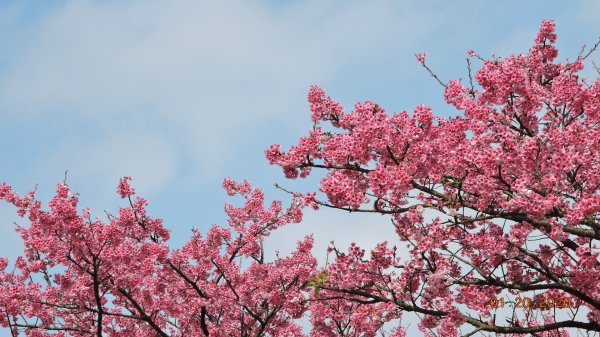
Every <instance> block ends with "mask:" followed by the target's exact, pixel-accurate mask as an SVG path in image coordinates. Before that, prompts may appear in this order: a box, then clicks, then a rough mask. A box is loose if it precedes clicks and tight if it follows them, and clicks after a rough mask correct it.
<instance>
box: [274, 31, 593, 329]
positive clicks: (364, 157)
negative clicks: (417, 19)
mask: <svg viewBox="0 0 600 337" xmlns="http://www.w3.org/2000/svg"><path fill="white" fill-rule="evenodd" d="M554 28H555V27H554V23H553V22H552V21H544V22H543V23H542V25H541V28H540V30H539V33H538V35H537V37H536V38H535V42H534V45H533V47H532V48H531V49H530V51H529V53H527V54H524V55H512V56H509V57H506V58H501V57H497V58H494V59H491V60H485V59H483V58H482V57H480V56H479V55H478V54H477V53H475V52H473V51H469V52H468V56H469V58H468V59H467V60H468V62H469V63H468V65H469V67H468V69H469V81H468V83H462V82H461V81H460V80H454V81H450V82H449V83H447V84H446V83H443V82H441V81H439V79H438V77H437V76H435V74H434V73H433V72H431V74H432V75H433V76H434V77H435V78H436V79H438V81H439V82H440V83H441V84H442V85H443V86H444V87H445V88H444V89H445V90H444V98H445V100H446V102H447V103H449V104H450V105H452V106H454V107H455V108H456V109H457V110H458V115H457V116H456V117H453V118H443V117H440V116H436V115H434V114H433V112H432V111H431V109H430V108H428V107H427V106H424V105H419V106H417V107H416V108H415V109H414V112H413V113H412V114H409V113H408V112H406V111H403V112H400V113H393V114H388V113H386V112H385V111H384V109H383V108H382V107H380V106H379V105H377V104H375V103H373V102H370V101H367V102H362V103H357V104H356V105H355V106H354V110H353V111H351V112H348V113H346V112H344V111H343V107H342V105H341V104H340V103H338V102H336V101H334V100H333V99H331V98H330V97H328V96H327V94H326V93H325V91H324V90H322V89H321V88H319V87H316V86H315V87H312V88H311V89H310V92H309V95H308V100H309V102H310V110H311V113H312V121H313V122H314V127H313V128H312V130H310V133H309V134H308V135H307V136H305V137H302V138H301V139H300V141H299V143H298V144H297V145H296V146H293V147H291V148H290V149H289V150H288V151H286V152H284V151H282V150H281V149H280V146H278V145H272V146H271V147H270V148H269V149H268V150H267V151H266V154H267V157H268V159H269V161H270V162H271V163H272V164H276V165H279V166H281V167H282V168H283V170H284V173H285V176H286V177H287V178H291V179H294V178H296V177H298V176H300V177H306V176H308V175H309V174H311V172H312V171H313V170H314V169H321V170H324V172H325V173H324V178H322V180H321V181H320V192H321V193H322V194H323V195H324V196H325V197H326V199H323V200H321V199H319V198H318V196H317V194H316V193H309V194H306V195H305V198H306V199H307V202H308V203H311V204H312V206H313V207H315V208H318V207H330V208H335V209H339V210H344V211H348V212H366V213H374V214H377V215H385V216H387V217H389V219H390V221H391V223H392V224H393V226H395V230H396V233H397V235H398V237H397V238H396V239H392V240H391V241H393V242H391V243H386V242H384V243H381V244H380V245H378V246H377V247H376V248H375V249H373V250H371V251H370V254H367V253H366V252H365V250H364V249H361V248H360V247H358V246H356V245H353V246H352V247H350V248H349V250H348V251H341V250H339V249H338V248H336V247H332V248H331V250H332V254H333V255H334V256H335V260H334V261H333V262H330V263H329V264H327V265H326V266H323V267H322V268H321V269H320V271H319V274H318V277H317V278H315V281H314V282H313V286H314V289H315V290H314V293H313V297H314V300H313V301H312V302H311V305H310V308H309V310H310V312H311V314H312V316H311V321H312V323H313V329H314V330H313V331H314V333H315V335H318V336H375V335H376V333H377V332H380V331H382V326H383V325H384V323H386V322H389V321H391V320H394V319H397V318H399V317H400V315H401V314H402V313H404V312H414V313H416V314H418V315H419V317H420V318H421V320H420V324H419V328H420V329H421V331H422V332H423V333H425V334H426V335H427V336H457V335H460V334H463V333H465V334H466V335H471V334H475V333H478V332H479V333H485V332H489V333H502V334H513V335H519V334H531V335H536V336H566V335H567V334H568V330H567V329H566V328H573V329H578V330H579V331H587V332H596V333H597V332H600V261H599V259H598V255H599V253H600V247H599V243H600V222H599V219H600V189H599V187H600V81H599V80H598V79H597V78H596V79H594V80H593V81H590V80H586V79H585V78H583V77H581V76H580V75H579V73H580V72H581V70H582V69H583V62H584V60H585V59H586V58H587V57H588V56H589V55H590V53H591V52H592V51H593V50H594V49H595V48H596V47H597V46H598V44H597V45H596V46H594V47H593V48H591V49H590V50H588V52H587V53H586V52H585V50H583V51H582V53H581V55H579V56H578V57H576V58H575V59H574V60H573V61H570V62H569V61H567V62H565V63H559V62H557V60H556V58H557V54H558V52H557V49H556V47H555V46H554V43H555V41H556V38H557V37H556V34H555V30H554ZM599 43H600V42H599ZM425 57H426V54H425V53H424V54H419V55H417V59H418V61H419V62H420V63H421V64H422V65H423V66H424V67H425V68H426V69H427V70H429V68H428V66H427V65H426V63H425ZM472 61H477V62H482V64H483V65H482V66H481V68H480V69H479V71H477V72H476V73H475V74H474V78H473V76H472V75H471V73H470V67H471V62H472ZM401 242H402V243H401ZM399 243H401V244H399ZM405 247H406V249H405ZM407 250H408V253H406V251H407ZM400 253H403V254H400ZM401 255H403V256H404V257H402V256H401ZM406 255H408V257H406ZM511 307H512V308H511ZM502 312H504V313H502ZM394 333H395V334H393V336H403V335H404V333H405V332H404V331H403V330H402V328H399V329H397V330H396V331H395V332H394Z"/></svg>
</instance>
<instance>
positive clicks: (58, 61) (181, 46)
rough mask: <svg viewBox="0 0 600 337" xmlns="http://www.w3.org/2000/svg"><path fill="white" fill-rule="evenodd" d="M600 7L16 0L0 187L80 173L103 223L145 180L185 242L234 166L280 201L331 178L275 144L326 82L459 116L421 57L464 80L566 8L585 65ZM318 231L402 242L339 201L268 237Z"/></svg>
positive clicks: (573, 45) (219, 207) (12, 249)
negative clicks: (477, 57)
mask: <svg viewBox="0 0 600 337" xmlns="http://www.w3.org/2000/svg"><path fill="white" fill-rule="evenodd" d="M599 12H600V4H599V3H598V2H597V1H593V0H590V1H568V2H567V1H548V0H546V1H527V2H524V1H516V0H512V1H511V0H508V1H502V2H499V1H429V0H420V1H369V2H367V1H316V0H314V1H275V0H273V1H241V0H239V1H210V2H209V1H186V0H183V1H176V2H174V1H155V0H144V1H116V0H114V1H110V0H109V1H91V0H88V1H85V0H82V1H66V0H65V1H54V2H39V1H16V0H15V1H7V0H4V1H2V2H0V45H1V46H2V53H0V142H2V159H3V160H2V165H1V166H0V181H6V182H7V183H9V184H11V185H13V186H14V187H15V188H16V189H17V190H18V191H20V192H23V193H24V192H26V191H29V190H31V189H32V188H33V187H34V186H35V185H36V184H37V186H38V187H37V189H38V191H39V193H38V196H39V198H40V199H42V200H47V199H48V198H49V197H50V196H51V195H52V193H53V192H54V188H55V184H56V183H58V182H61V181H62V180H63V177H64V172H65V170H66V169H68V170H69V173H68V183H69V184H70V185H71V187H72V189H73V190H75V191H77V192H79V193H80V194H81V205H82V206H90V207H91V208H92V209H93V210H94V211H95V214H97V215H98V216H102V214H103V210H108V211H111V210H112V211H115V210H116V207H118V206H119V205H123V203H122V201H121V200H120V199H119V198H118V196H117V195H116V194H115V187H116V184H117V182H118V179H119V177H121V176H125V175H131V176H133V177H134V184H135V187H136V188H137V191H138V192H139V194H141V195H142V196H144V197H146V198H147V199H148V200H149V201H150V203H151V205H150V211H151V214H152V215H154V216H156V217H160V218H163V219H164V220H165V223H166V226H167V227H169V228H171V229H172V233H173V245H174V246H175V247H178V246H180V245H181V244H183V243H184V242H185V240H186V238H187V237H188V235H189V233H190V229H191V228H192V227H198V228H200V229H202V230H205V229H206V228H208V226H210V225H211V224H212V223H221V224H223V223H225V217H224V215H223V202H225V201H228V200H227V197H226V194H225V193H224V192H223V190H222V189H221V187H220V186H221V182H222V180H223V178H225V177H232V178H235V179H242V178H247V179H248V180H250V181H251V182H252V183H253V184H255V185H256V186H259V187H262V188H263V189H264V190H265V193H266V194H267V196H268V197H269V198H284V199H285V198H286V196H285V195H282V194H281V193H279V192H278V191H276V190H275V189H274V188H273V187H272V184H273V183H275V182H279V183H280V184H282V185H284V186H287V187H289V188H291V189H298V190H315V189H316V188H317V183H316V182H317V180H316V179H310V180H308V181H293V182H292V181H285V180H284V178H283V175H282V174H281V170H280V169H279V168H277V167H271V166H269V165H268V163H267V161H266V160H265V159H264V155H263V150H264V149H265V148H266V147H268V146H269V145H270V144H271V143H281V144H283V145H284V147H287V146H289V145H291V144H293V143H294V142H295V141H296V140H297V139H298V138H299V137H300V136H301V135H303V134H305V133H306V132H307V130H308V129H309V127H310V126H311V122H310V117H309V112H308V107H307V103H306V99H305V98H306V93H307V90H308V88H309V86H310V85H312V84H318V85H321V86H323V87H324V88H325V89H326V90H327V91H328V93H329V94H330V95H331V96H332V97H334V98H336V99H338V100H340V101H342V102H343V103H344V105H345V106H346V107H347V108H350V107H352V105H353V104H354V103H355V102H356V101H362V100H367V99H368V100H372V101H374V102H376V103H378V104H379V105H381V106H383V107H384V108H386V110H387V111H388V112H396V111H401V110H404V109H408V110H411V109H412V108H414V107H415V106H416V105H417V104H419V103H424V104H427V105H430V106H432V107H433V108H434V111H435V112H436V113H437V114H440V115H443V116H450V115H454V114H456V111H454V110H453V108H452V107H450V106H447V105H445V104H444V102H443V100H442V90H441V87H440V86H439V85H438V84H437V83H436V82H435V81H434V80H433V79H432V78H431V77H430V76H429V75H428V74H427V73H426V71H425V70H424V69H422V68H421V67H420V66H419V64H418V63H417V61H416V60H415V57H414V54H415V53H417V52H422V51H428V52H429V56H428V63H429V65H430V66H431V67H432V68H433V69H434V70H435V71H436V73H438V75H439V76H440V77H441V78H442V79H443V80H449V79H454V78H459V77H462V78H464V77H466V65H465V57H466V51H467V50H469V49H474V50H476V51H477V52H479V53H480V54H481V55H483V56H488V55H491V54H497V55H508V54H510V53H513V52H524V51H526V50H527V49H528V48H529V46H530V45H531V43H532V41H533V38H534V36H535V34H536V31H537V28H538V26H539V24H540V21H541V20H542V19H545V18H552V19H555V20H556V22H557V31H558V35H559V43H558V45H559V48H560V55H561V57H562V58H565V57H569V56H570V57H571V58H573V57H574V56H576V55H577V53H578V52H579V50H580V48H581V46H582V45H583V44H588V45H591V44H593V43H594V42H595V41H596V40H597V38H598V36H600V21H598V20H597V17H596V16H597V13H599ZM597 55H598V54H596V56H594V59H596V60H598V56H597ZM597 63H598V62H597ZM475 68H477V64H475ZM590 74H592V73H591V72H590ZM590 76H591V75H590ZM0 221H1V222H0V240H1V244H0V256H9V257H11V258H14V257H15V256H17V255H18V254H19V251H20V249H21V245H20V243H19V240H18V239H17V236H16V235H15V234H14V231H13V229H14V226H13V222H14V221H17V222H18V223H20V224H26V223H24V220H23V219H19V218H17V217H16V215H15V212H14V210H13V209H11V208H10V207H8V206H7V205H5V204H1V205H0ZM308 233H314V234H315V239H316V247H315V250H314V253H315V255H317V256H319V257H323V256H324V249H325V247H326V246H327V244H328V242H329V241H331V240H336V242H338V243H339V245H340V246H344V245H347V244H348V243H350V242H353V241H354V242H357V243H359V244H361V245H363V246H365V247H367V248H368V247H370V246H373V245H374V244H375V243H376V242H379V241H383V240H386V239H389V240H393V231H392V228H391V226H390V225H389V224H388V223H387V221H386V219H385V218H382V217H375V218H372V217H361V216H356V215H352V216H348V215H346V214H342V213H337V212H330V211H327V210H324V211H321V212H319V213H311V212H309V213H307V214H306V217H305V222H304V223H303V224H299V225H292V226H289V227H286V228H283V229H281V230H279V231H278V232H276V233H275V234H274V235H273V236H274V237H273V238H271V239H272V240H270V241H269V242H267V246H266V247H267V249H269V250H274V249H278V250H280V251H281V252H289V251H290V249H291V248H292V247H293V243H294V242H295V241H296V240H299V239H301V238H302V236H304V235H306V234H308Z"/></svg>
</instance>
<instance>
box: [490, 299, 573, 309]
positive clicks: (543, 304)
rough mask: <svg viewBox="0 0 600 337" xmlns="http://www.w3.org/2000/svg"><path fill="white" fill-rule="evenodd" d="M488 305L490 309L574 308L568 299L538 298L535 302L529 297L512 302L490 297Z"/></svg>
mask: <svg viewBox="0 0 600 337" xmlns="http://www.w3.org/2000/svg"><path fill="white" fill-rule="evenodd" d="M488 305H489V306H490V307H491V308H492V309H498V308H504V307H505V306H506V307H509V308H522V309H540V310H544V309H554V308H559V309H565V308H574V306H573V302H572V300H571V299H570V298H568V297H538V298H536V300H533V299H531V298H530V297H517V298H515V300H514V301H509V300H507V299H505V298H504V297H490V299H489V300H488Z"/></svg>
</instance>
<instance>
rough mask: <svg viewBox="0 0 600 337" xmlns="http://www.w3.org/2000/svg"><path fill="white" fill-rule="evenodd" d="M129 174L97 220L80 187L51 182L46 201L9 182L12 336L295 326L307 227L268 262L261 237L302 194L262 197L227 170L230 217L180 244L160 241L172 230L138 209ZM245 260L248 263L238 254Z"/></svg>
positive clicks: (5, 191)
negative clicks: (285, 253)
mask: <svg viewBox="0 0 600 337" xmlns="http://www.w3.org/2000/svg"><path fill="white" fill-rule="evenodd" d="M129 180H130V178H129V177H126V178H124V179H122V180H121V182H120V184H119V187H118V192H119V194H120V195H121V196H122V197H123V198H125V199H127V200H128V201H129V207H125V208H121V209H120V210H119V213H118V215H115V216H110V217H109V218H110V219H109V220H110V221H109V222H108V223H105V222H102V221H100V220H98V219H92V218H91V216H90V211H89V210H88V209H84V210H82V211H78V210H77V202H78V197H77V195H74V194H72V193H71V191H70V190H69V187H68V186H66V185H64V184H60V185H58V188H57V193H56V196H55V197H54V198H53V199H52V200H51V201H50V202H49V203H48V206H49V210H47V211H45V210H43V209H42V207H41V203H40V202H39V201H36V200H35V199H34V194H33V193H29V194H27V195H25V196H24V197H19V196H18V195H16V194H15V193H14V192H13V191H12V189H11V188H10V187H9V186H7V185H2V186H1V187H0V198H1V199H4V200H6V201H8V202H10V203H12V204H14V205H15V206H16V207H18V213H19V215H21V216H23V215H25V214H29V220H30V222H31V225H30V226H29V228H23V227H19V228H18V231H19V233H20V234H21V236H22V238H23V240H24V243H25V256H23V257H19V258H18V259H17V261H16V264H15V269H14V270H13V271H10V272H7V271H6V268H7V260H6V259H0V270H2V271H0V308H1V310H2V315H1V316H0V324H1V325H2V326H5V327H8V328H9V329H10V331H11V333H12V335H13V336H18V335H19V333H20V332H25V335H26V336H32V337H41V336H163V337H166V336H215V337H220V336H290V337H291V336H301V335H302V333H301V332H302V329H301V327H300V326H299V325H297V324H296V323H295V322H294V320H295V319H296V318H298V317H300V316H302V315H303V314H304V312H305V311H306V309H307V307H306V304H305V302H304V301H303V300H304V297H303V296H304V293H303V290H304V289H305V288H306V286H307V285H308V283H309V282H310V277H311V273H312V271H313V269H314V268H315V265H316V260H315V258H314V257H313V256H312V255H311V253H310V249H311V247H312V237H306V238H304V240H302V241H299V242H298V247H297V250H296V251H295V252H293V253H292V254H291V255H290V256H289V257H285V258H278V259H276V260H275V261H272V262H266V261H265V259H264V256H263V250H262V242H263V240H264V237H266V236H268V235H269V233H270V232H271V231H272V230H274V229H276V228H277V227H280V226H283V225H285V224H287V223H290V222H299V221H300V220H301V216H302V214H301V212H300V208H301V207H302V204H301V200H300V199H299V198H294V199H293V201H292V204H291V206H290V207H288V208H283V205H282V203H281V202H279V201H275V202H273V203H272V204H271V205H269V207H267V208H265V206H264V195H263V193H262V192H261V191H260V190H257V189H252V187H251V186H250V184H249V183H248V182H246V181H244V182H242V183H239V184H238V183H236V182H234V181H232V180H229V179H226V180H225V182H224V184H223V185H224V187H225V189H226V190H227V192H228V194H230V195H235V194H239V195H241V196H243V197H244V198H245V199H246V201H245V203H244V205H243V207H241V208H236V207H234V206H233V205H229V204H227V205H226V206H225V211H226V213H227V215H228V216H229V227H228V228H226V227H221V226H213V227H212V228H211V229H210V230H209V231H208V233H207V234H206V235H205V236H202V235H201V233H200V232H198V231H197V230H195V231H194V233H193V234H194V235H193V236H192V237H191V238H190V240H189V241H188V242H187V243H186V244H185V245H184V246H183V247H182V248H181V249H177V250H171V249H170V248H169V246H168V245H167V243H168V240H169V231H168V230H166V229H165V228H164V227H163V225H162V222H161V220H159V219H154V218H152V217H150V216H149V215H147V214H146V210H145V207H146V206H147V202H146V200H144V199H143V198H140V197H135V193H134V190H133V188H132V187H131V185H130V184H129ZM243 262H246V264H245V265H242V263H243Z"/></svg>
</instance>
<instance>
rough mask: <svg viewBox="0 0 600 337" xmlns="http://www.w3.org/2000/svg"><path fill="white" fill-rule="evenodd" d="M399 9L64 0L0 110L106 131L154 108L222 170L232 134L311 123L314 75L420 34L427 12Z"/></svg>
mask: <svg viewBox="0 0 600 337" xmlns="http://www.w3.org/2000/svg"><path fill="white" fill-rule="evenodd" d="M404 8H405V6H400V5H394V4H392V3H386V4H384V5H383V6H367V5H365V4H362V3H354V4H348V5H343V6H332V5H325V4H323V3H322V2H318V1H308V2H303V3H296V4H293V5H290V7H285V6H284V8H279V9H274V8H268V7H266V6H263V5H261V4H258V3H253V2H246V1H234V2H227V3H225V2H197V1H182V2H178V3H177V4H173V3H172V2H166V1H144V2H142V1H133V2H127V3H123V2H94V1H69V2H66V4H65V5H64V6H62V7H60V8H57V9H54V10H53V11H51V13H50V14H48V15H46V16H45V17H43V20H42V21H41V22H40V24H39V26H38V28H37V29H36V30H34V31H33V32H32V33H31V34H30V39H27V40H25V41H22V42H21V43H22V44H24V45H25V47H22V48H19V53H20V54H19V55H18V56H19V57H18V58H19V60H18V61H16V62H15V64H14V65H13V67H11V69H10V70H9V71H8V72H7V73H6V74H5V75H4V76H0V102H1V103H0V107H2V108H3V109H4V110H5V111H7V112H10V113H12V114H13V118H31V119H32V120H35V119H40V118H41V119H43V118H51V117H56V116H58V117H60V118H68V117H69V116H71V117H73V118H78V119H83V120H87V121H90V122H93V123H94V124H95V125H96V126H97V127H99V128H103V129H106V130H110V123H114V122H118V120H119V119H120V117H121V116H122V115H123V114H124V113H125V114H126V115H129V116H141V117H144V116H146V115H150V117H151V118H153V123H152V124H151V125H150V127H157V126H156V125H157V124H164V125H166V126H169V127H170V129H171V130H176V131H172V132H175V133H176V134H175V136H179V137H181V139H182V140H181V141H180V145H181V146H182V148H183V149H184V152H185V154H186V155H189V156H190V157H191V158H193V159H194V161H195V163H196V165H198V166H200V165H201V166H203V167H206V166H208V167H209V168H210V167H211V166H212V167H213V168H219V167H221V166H222V165H223V163H224V162H227V161H230V160H232V159H233V158H235V154H234V153H232V152H233V151H229V150H230V149H231V147H232V146H235V145H234V144H235V140H236V139H238V140H239V139H240V138H250V139H251V137H252V133H253V132H256V129H263V130H264V129H265V128H268V126H269V124H268V121H269V119H272V118H274V119H279V118H282V116H285V117H284V118H286V119H288V120H290V121H291V122H292V123H289V125H294V124H295V123H294V121H299V120H305V121H306V120H307V118H306V116H307V115H306V114H302V115H299V114H297V113H296V112H297V111H298V110H300V111H305V110H306V107H305V103H304V96H305V92H306V90H307V88H308V86H309V85H310V84H312V83H313V82H322V81H327V80H329V79H331V78H332V77H334V76H335V75H336V74H339V73H340V72H348V71H352V69H351V67H353V66H357V65H359V64H375V63H377V62H378V61H379V60H381V58H382V57H386V54H387V52H386V51H385V50H386V48H387V47H389V45H390V43H391V44H395V43H396V42H394V41H398V42H397V43H398V44H397V45H395V46H394V48H398V46H399V45H400V44H402V46H401V47H402V48H404V47H407V46H409V45H410V43H411V42H414V41H416V40H418V39H419V37H420V36H421V34H422V33H423V32H424V31H426V29H424V28H420V29H419V30H416V31H415V30H414V29H413V27H414V26H416V25H418V22H419V15H420V14H415V13H414V11H413V12H411V13H408V12H405V11H403V9H404ZM384 28H385V29H384ZM349 67H350V68H349ZM183 139H184V140H183ZM190 144H192V145H190ZM206 157H210V160H209V161H207V160H206V159H205V158H206ZM213 171H214V170H213Z"/></svg>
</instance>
